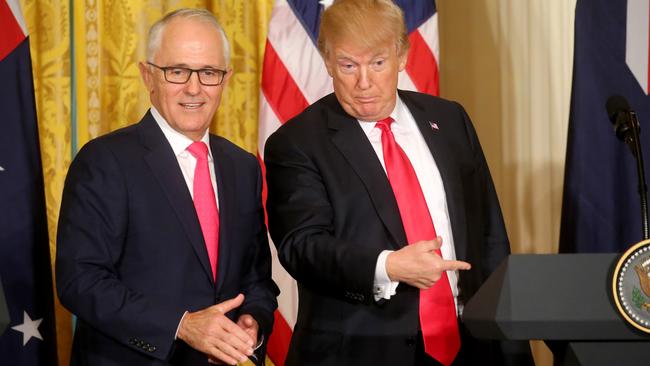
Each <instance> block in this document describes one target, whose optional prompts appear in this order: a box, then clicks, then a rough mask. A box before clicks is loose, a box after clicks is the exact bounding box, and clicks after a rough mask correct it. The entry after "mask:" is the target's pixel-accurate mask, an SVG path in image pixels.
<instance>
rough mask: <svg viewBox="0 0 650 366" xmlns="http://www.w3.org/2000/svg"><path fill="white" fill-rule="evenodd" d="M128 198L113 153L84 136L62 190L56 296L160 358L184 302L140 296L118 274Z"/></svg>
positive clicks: (113, 334)
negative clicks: (175, 303)
mask: <svg viewBox="0 0 650 366" xmlns="http://www.w3.org/2000/svg"><path fill="white" fill-rule="evenodd" d="M128 205H129V202H128V188H127V186H126V183H125V179H124V176H123V173H122V170H121V169H120V167H119V164H118V163H117V160H116V159H115V158H114V156H113V155H112V153H111V152H110V151H109V149H107V148H106V147H105V146H103V145H102V144H101V142H99V141H93V142H90V143H89V144H87V145H86V146H85V147H84V148H83V149H82V151H80V152H79V154H78V155H77V157H76V158H75V160H74V161H73V163H72V165H71V166H70V169H69V172H68V175H67V178H66V182H65V186H64V190H63V198H62V203H61V211H60V217H59V226H58V233H57V255H56V259H57V260H56V281H57V291H58V294H59V297H60V300H61V303H62V304H63V305H64V306H65V307H66V308H68V309H69V310H70V311H72V312H73V313H74V314H76V315H77V316H78V317H79V318H80V319H81V320H82V321H84V322H85V323H88V324H89V325H90V326H92V327H93V328H95V329H98V330H101V332H102V333H104V334H105V335H107V336H109V337H111V338H113V339H115V340H117V341H119V342H122V343H123V344H125V345H126V346H127V347H130V348H132V349H134V350H136V351H139V352H142V353H145V354H148V355H149V356H153V357H156V358H158V359H166V358H167V357H168V356H169V354H170V353H171V350H172V347H173V344H174V336H175V333H176V329H177V326H178V324H179V322H180V319H181V317H182V315H183V310H185V309H175V308H173V307H172V306H171V305H168V304H165V303H164V302H161V301H156V300H154V299H150V298H147V297H146V296H144V295H143V294H142V293H139V292H136V291H133V290H132V289H130V288H128V287H127V286H125V284H124V283H123V282H122V281H121V280H120V278H119V276H118V274H117V270H116V267H117V266H118V263H119V261H120V259H121V256H122V253H123V251H124V245H125V243H126V238H127V236H128V235H129V233H128V230H127V225H128V212H129V210H128Z"/></svg>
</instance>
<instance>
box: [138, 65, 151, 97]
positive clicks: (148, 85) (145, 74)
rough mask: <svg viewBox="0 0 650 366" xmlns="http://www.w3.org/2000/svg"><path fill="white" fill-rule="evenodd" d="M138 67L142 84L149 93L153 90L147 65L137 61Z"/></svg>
mask: <svg viewBox="0 0 650 366" xmlns="http://www.w3.org/2000/svg"><path fill="white" fill-rule="evenodd" d="M138 69H140V76H142V82H144V86H145V87H146V88H147V91H149V93H151V92H152V91H153V79H152V76H151V69H150V68H149V65H147V64H145V63H144V62H138Z"/></svg>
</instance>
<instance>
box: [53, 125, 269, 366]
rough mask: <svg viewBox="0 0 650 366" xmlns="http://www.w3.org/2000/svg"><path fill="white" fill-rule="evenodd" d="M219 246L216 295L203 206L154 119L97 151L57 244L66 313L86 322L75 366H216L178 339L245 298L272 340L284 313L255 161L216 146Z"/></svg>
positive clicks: (65, 210)
mask: <svg viewBox="0 0 650 366" xmlns="http://www.w3.org/2000/svg"><path fill="white" fill-rule="evenodd" d="M210 148H211V150H212V154H213V156H214V161H215V171H216V177H217V189H218V199H219V209H220V211H219V212H220V213H219V217H220V232H219V235H220V241H219V256H218V258H219V259H218V273H217V281H216V284H215V283H214V280H213V278H212V272H211V269H210V265H209V260H208V254H207V250H206V247H205V243H204V241H203V235H202V232H201V228H200V225H199V222H198V218H197V216H196V212H195V209H194V204H193V201H192V198H191V195H190V192H189V190H188V188H187V185H186V183H185V180H184V179H183V176H182V173H181V170H180V167H179V165H178V162H177V160H176V157H175V156H174V153H173V151H172V148H171V146H170V145H169V143H168V141H167V140H166V138H165V136H164V135H163V133H162V131H161V130H160V128H159V127H158V125H157V124H156V122H155V120H154V119H153V117H152V116H151V114H150V113H147V114H146V115H145V116H144V118H143V119H142V120H141V121H140V123H138V124H135V125H132V126H129V127H126V128H123V129H120V130H117V131H115V132H113V133H110V134H108V135H105V136H103V137H100V138H97V139H95V140H92V141H90V142H89V143H87V144H86V145H85V146H84V147H83V149H81V151H79V153H78V154H77V156H76V158H75V159H74V161H73V163H72V165H71V166H70V170H69V172H68V176H67V178H66V182H65V188H64V192H63V200H62V204H61V215H60V219H59V227H58V236H57V262H56V280H57V290H58V293H59V297H60V299H61V303H62V304H63V305H64V306H65V307H66V308H68V309H69V310H70V311H71V312H72V313H74V314H75V315H77V316H78V322H77V328H76V332H75V337H74V344H73V354H72V362H71V363H72V364H73V365H91V366H104V365H106V366H108V365H169V364H171V365H208V362H207V357H206V356H205V355H203V354H201V353H199V352H197V351H194V350H193V349H191V348H190V347H189V346H187V344H185V343H184V342H182V341H180V340H178V341H175V340H174V335H175V333H176V329H177V327H178V325H179V321H180V319H181V317H182V315H183V313H184V312H185V311H186V310H187V311H196V310H200V309H203V308H206V307H209V306H211V305H213V304H216V303H219V302H222V301H224V300H227V299H229V298H232V297H234V296H236V295H237V294H238V293H240V292H241V293H243V294H244V295H245V296H246V298H245V301H244V304H243V305H242V306H241V307H240V309H239V311H232V312H231V313H229V314H228V315H229V317H230V318H231V319H236V317H237V316H238V315H239V314H241V313H249V314H251V315H253V316H254V318H255V319H256V320H257V321H258V323H259V325H260V332H264V333H265V334H266V339H268V334H269V333H270V331H271V328H272V323H273V311H274V310H275V308H276V307H277V302H276V296H277V293H278V290H277V286H275V283H274V282H273V281H272V280H271V259H270V251H269V247H268V241H267V235H266V227H265V224H264V215H263V208H262V201H261V186H262V182H261V174H260V169H259V164H258V163H257V160H256V159H255V157H254V156H252V155H251V154H248V153H246V152H244V151H243V150H241V149H240V148H238V147H236V146H235V145H233V144H232V143H230V142H229V141H227V140H225V139H223V138H221V137H217V136H212V135H211V136H210Z"/></svg>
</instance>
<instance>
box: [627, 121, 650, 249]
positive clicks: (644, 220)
mask: <svg viewBox="0 0 650 366" xmlns="http://www.w3.org/2000/svg"><path fill="white" fill-rule="evenodd" d="M629 113H630V120H631V121H632V139H631V140H632V141H628V144H629V146H630V148H631V149H632V154H634V157H635V158H636V170H637V175H638V177H639V196H640V197H641V225H642V227H643V240H646V239H648V238H650V229H649V225H648V186H647V185H646V182H645V169H644V165H643V153H642V151H641V139H640V137H639V131H640V130H641V125H640V123H639V119H638V118H637V116H636V113H634V112H633V111H630V112H629Z"/></svg>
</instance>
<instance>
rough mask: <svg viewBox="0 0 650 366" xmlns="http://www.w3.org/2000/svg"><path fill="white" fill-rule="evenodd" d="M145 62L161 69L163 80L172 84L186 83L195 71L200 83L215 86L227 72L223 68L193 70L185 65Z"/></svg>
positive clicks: (219, 83)
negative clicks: (161, 64)
mask: <svg viewBox="0 0 650 366" xmlns="http://www.w3.org/2000/svg"><path fill="white" fill-rule="evenodd" d="M147 64H149V65H151V66H153V67H155V68H157V69H160V70H162V71H163V74H164V75H165V80H167V82H169V83H172V84H185V83H187V82H188V81H189V80H190V77H192V73H193V72H195V73H196V74H197V75H198V76H199V82H200V83H201V85H205V86H217V85H221V83H222V82H223V78H224V76H226V74H227V73H228V71H225V70H219V69H212V68H206V69H197V70H195V69H190V68H187V67H179V66H167V67H162V66H158V65H155V64H152V63H151V62H148V61H147Z"/></svg>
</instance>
